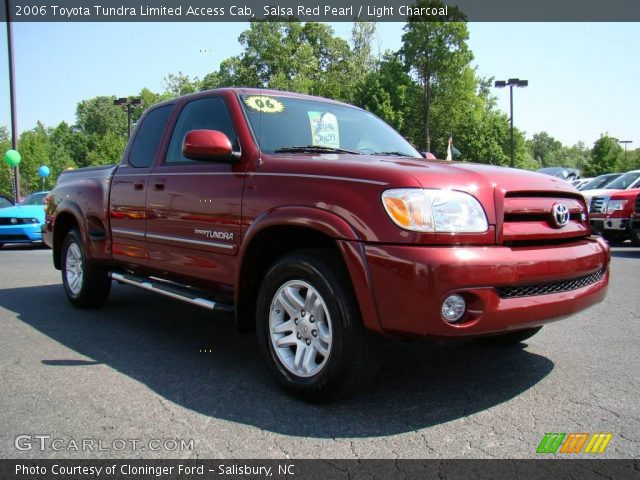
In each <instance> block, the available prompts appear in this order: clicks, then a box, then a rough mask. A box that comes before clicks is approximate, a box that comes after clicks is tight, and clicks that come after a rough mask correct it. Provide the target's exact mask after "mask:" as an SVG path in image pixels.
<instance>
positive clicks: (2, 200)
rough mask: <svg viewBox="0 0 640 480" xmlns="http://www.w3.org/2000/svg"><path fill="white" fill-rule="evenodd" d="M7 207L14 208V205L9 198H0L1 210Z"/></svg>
mask: <svg viewBox="0 0 640 480" xmlns="http://www.w3.org/2000/svg"><path fill="white" fill-rule="evenodd" d="M5 207H13V203H11V202H10V201H9V200H8V199H7V198H4V197H0V208H5Z"/></svg>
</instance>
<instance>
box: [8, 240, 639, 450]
mask: <svg viewBox="0 0 640 480" xmlns="http://www.w3.org/2000/svg"><path fill="white" fill-rule="evenodd" d="M50 255H51V252H50V250H46V249H40V248H36V249H33V248H18V247H7V246H5V247H4V248H3V249H2V250H0V379H1V380H0V425H2V427H3V428H2V429H0V457H2V458H51V457H55V458H113V457H115V458H138V457H144V458H158V457H165V458H178V457H179V458H186V457H194V458H195V457H198V458H272V457H274V458H286V457H291V458H443V457H446V458H451V457H453V458H459V457H467V458H494V457H495V458H532V457H536V453H535V450H536V447H537V445H538V444H539V443H540V441H541V439H542V437H543V436H544V434H545V433H546V432H612V433H613V434H614V436H613V439H612V440H611V443H610V445H609V446H608V448H607V450H606V451H605V453H604V454H602V455H601V456H600V457H605V458H638V457H639V456H640V402H638V392H640V349H639V348H638V345H639V344H640V282H639V281H638V280H639V275H640V274H639V272H640V248H637V247H631V246H630V245H621V246H617V247H614V249H613V263H612V279H611V284H610V287H609V294H608V297H607V300H606V301H605V302H604V303H602V304H600V305H597V306H596V307H593V308H591V309H590V310H587V311H586V312H583V313H580V314H578V315H575V316H574V317H572V318H570V319H566V320H563V321H561V322H557V323H554V324H551V325H548V326H546V327H545V328H544V329H543V330H542V331H541V332H540V333H539V334H538V335H536V336H535V337H533V338H532V339H531V340H529V341H528V345H526V346H524V345H522V346H521V347H519V348H507V349H505V348H502V349H499V348H496V347H487V346H484V345H478V344H464V345H455V346H437V345H429V344H424V343H400V342H397V343H392V344H390V345H388V346H387V349H386V352H385V359H384V363H383V367H382V370H381V373H380V375H379V376H378V378H377V380H376V382H375V383H374V385H372V386H371V388H369V389H368V390H367V391H365V392H363V393H361V394H360V395H358V396H356V397H353V398H350V399H348V400H346V401H342V402H340V403H336V404H331V405H325V406H315V405H307V404H305V403H301V402H299V401H297V400H294V399H292V398H289V397H288V396H286V395H285V394H283V393H282V392H281V391H280V390H279V389H278V388H277V387H276V386H275V384H274V383H273V382H272V381H271V379H270V378H269V376H268V374H267V371H266V368H265V367H264V365H263V363H262V361H261V358H260V356H259V353H258V351H257V344H256V340H255V337H254V336H253V335H251V334H244V335H240V334H238V333H236V332H235V330H234V327H233V325H232V320H231V319H229V318H224V317H211V315H210V314H209V313H208V312H206V311H204V310H200V309H198V308H197V307H191V306H188V305H185V304H182V303H178V302H175V301H172V300H169V299H165V298H160V297H157V296H154V295H153V294H150V293H147V292H144V291H141V290H138V289H134V288H132V287H126V286H120V285H115V286H114V289H113V291H112V295H111V298H110V301H109V302H108V304H107V305H106V306H105V307H103V308H102V309H99V310H93V311H82V310H76V309H74V308H72V307H71V306H70V304H68V303H67V301H66V299H65V296H64V293H63V290H62V286H61V283H60V274H59V272H58V271H56V270H54V268H53V266H52V263H51V259H50ZM36 435H38V436H40V435H44V437H43V438H44V439H40V438H36V437H35V436H36ZM17 437H20V440H19V441H18V444H19V445H20V449H18V448H16V438H17ZM47 437H48V438H47ZM54 439H55V440H59V441H58V442H55V447H56V448H57V449H54V445H53V442H52V441H53V440H54ZM87 439H88V440H91V441H95V442H96V443H93V444H92V445H94V448H93V449H92V450H89V451H87V449H86V448H84V449H83V447H82V441H83V440H87ZM136 440H137V441H136ZM152 440H157V441H156V442H151V441H152ZM41 442H42V443H44V447H45V448H44V449H41ZM98 442H99V443H98ZM76 443H77V444H78V445H77V446H78V449H76V448H74V445H76ZM134 443H135V448H134V446H133V445H134ZM98 445H101V449H97V446H98ZM123 446H124V448H122V450H121V447H123ZM183 446H184V447H185V448H181V447H183ZM190 447H191V448H190Z"/></svg>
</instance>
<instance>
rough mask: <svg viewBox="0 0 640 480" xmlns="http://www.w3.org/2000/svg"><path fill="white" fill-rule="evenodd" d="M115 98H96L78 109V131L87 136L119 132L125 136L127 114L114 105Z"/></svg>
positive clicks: (80, 104)
mask: <svg viewBox="0 0 640 480" xmlns="http://www.w3.org/2000/svg"><path fill="white" fill-rule="evenodd" d="M114 100H115V97H94V98H91V99H89V100H83V101H82V102H80V103H78V106H77V107H76V129H77V130H79V131H80V132H82V133H85V134H87V135H91V134H96V135H105V134H106V133H108V132H117V133H120V134H121V135H125V134H126V131H127V113H126V112H125V110H124V109H123V108H122V107H120V106H116V105H114V104H113V101H114Z"/></svg>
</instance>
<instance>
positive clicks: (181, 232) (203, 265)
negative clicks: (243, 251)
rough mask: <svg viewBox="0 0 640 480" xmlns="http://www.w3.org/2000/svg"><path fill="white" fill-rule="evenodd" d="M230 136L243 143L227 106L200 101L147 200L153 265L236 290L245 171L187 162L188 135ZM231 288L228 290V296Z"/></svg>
mask: <svg viewBox="0 0 640 480" xmlns="http://www.w3.org/2000/svg"><path fill="white" fill-rule="evenodd" d="M198 129H208V130H218V131H221V132H223V133H225V134H226V135H227V136H228V137H229V139H230V140H231V143H232V145H234V148H236V149H237V148H238V147H237V145H238V139H237V135H236V132H235V129H234V127H233V124H232V121H231V118H230V115H229V112H228V109H227V105H226V103H225V100H224V99H223V98H222V97H219V96H209V97H201V98H197V99H194V100H192V101H190V102H188V103H186V104H185V105H184V107H183V108H182V110H181V112H180V114H179V116H178V119H177V121H176V124H175V127H174V129H173V133H172V135H171V139H170V141H169V144H168V147H167V153H166V155H165V157H164V159H162V160H161V161H160V162H159V164H158V165H157V166H156V167H155V168H154V169H153V170H152V172H151V175H150V177H149V182H150V185H149V190H148V194H147V214H148V219H147V234H146V238H147V242H148V248H149V257H150V262H149V265H150V266H151V267H152V268H154V269H157V270H161V271H165V272H168V273H171V274H174V275H177V276H179V277H182V278H181V279H182V280H183V281H184V280H185V277H186V279H187V280H188V279H197V280H202V281H205V282H207V283H208V282H214V283H216V284H218V285H220V286H222V287H223V288H224V287H227V288H228V289H231V288H232V284H233V279H234V271H235V263H234V262H235V257H236V254H237V252H238V246H239V244H240V240H241V239H240V234H241V224H240V220H241V200H242V189H243V186H244V179H245V174H244V169H243V168H242V166H241V162H238V163H236V164H230V163H223V162H211V161H195V160H190V159H187V158H186V157H184V155H183V154H182V145H183V141H184V137H185V135H186V134H187V132H189V131H191V130H198ZM227 288H224V289H225V290H226V289H227Z"/></svg>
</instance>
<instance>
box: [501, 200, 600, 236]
mask: <svg viewBox="0 0 640 480" xmlns="http://www.w3.org/2000/svg"><path fill="white" fill-rule="evenodd" d="M499 210H502V212H503V213H502V215H503V216H502V222H501V225H499V231H498V242H499V243H500V244H502V245H514V246H515V245H518V244H520V243H527V244H531V242H539V243H540V244H544V243H546V242H549V241H552V242H553V241H559V240H567V239H574V240H575V239H577V238H581V237H585V236H587V235H588V234H589V225H588V223H587V208H586V205H585V203H584V199H583V197H582V196H580V195H577V194H572V193H568V192H567V193H564V192H545V191H540V192H538V191H514V192H507V193H505V196H504V199H503V201H502V208H501V209H500V208H499V209H498V211H499ZM562 210H564V213H563V215H560V213H558V212H561V213H562ZM499 220H500V219H498V221H499Z"/></svg>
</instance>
